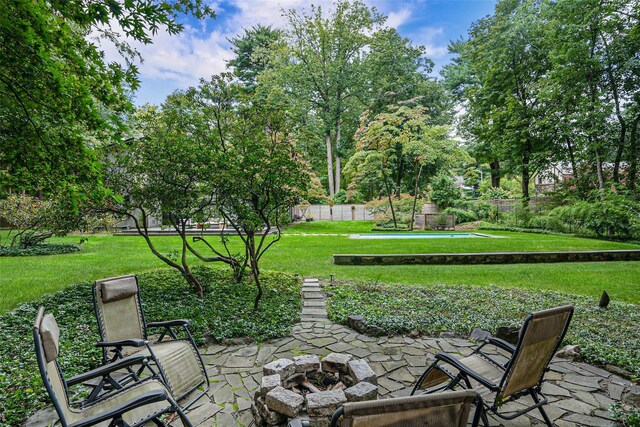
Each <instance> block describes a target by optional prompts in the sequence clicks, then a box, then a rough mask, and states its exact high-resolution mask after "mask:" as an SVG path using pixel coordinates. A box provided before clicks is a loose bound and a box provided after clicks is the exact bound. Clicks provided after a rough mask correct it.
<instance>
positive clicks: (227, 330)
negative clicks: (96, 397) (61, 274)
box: [0, 267, 301, 426]
mask: <svg viewBox="0 0 640 427" xmlns="http://www.w3.org/2000/svg"><path fill="white" fill-rule="evenodd" d="M195 273H196V275H197V277H198V278H199V279H200V280H201V283H203V285H204V286H205V290H206V293H205V297H204V299H202V300H199V299H197V298H196V296H195V294H194V293H193V292H191V291H190V289H189V288H187V285H186V283H185V282H184V280H183V279H182V277H181V276H180V275H179V274H178V273H176V272H174V271H170V270H166V269H163V270H154V271H150V272H146V273H142V274H139V275H138V278H139V283H140V291H141V298H142V303H143V307H144V310H145V318H146V319H147V320H148V321H156V320H157V321H160V320H171V319H190V320H191V329H192V332H193V335H194V338H195V339H196V340H197V341H198V342H199V343H201V344H202V343H204V342H205V341H206V340H207V338H210V339H212V340H214V341H218V340H222V339H224V338H231V337H238V336H250V337H252V338H254V339H255V340H257V341H261V340H264V339H267V338H272V337H278V336H283V335H287V334H288V333H289V332H290V327H291V325H292V324H294V323H296V322H297V321H298V320H299V318H300V305H301V300H300V283H301V280H300V278H298V277H296V276H294V275H291V274H285V273H272V272H264V273H263V285H264V295H263V297H262V300H261V303H260V310H259V311H258V312H257V313H254V312H253V299H254V297H255V293H256V288H255V286H254V285H253V284H251V283H248V282H244V283H240V284H236V283H235V282H234V281H233V280H232V279H231V275H230V274H229V273H228V272H227V271H226V270H224V271H223V270H220V269H211V268H205V267H198V268H196V269H195ZM41 305H43V306H44V307H45V309H46V310H47V312H48V313H52V314H53V315H54V316H55V317H56V320H57V321H58V324H59V326H60V340H61V341H60V342H61V344H60V346H61V348H60V354H61V357H60V359H59V361H60V364H61V367H62V370H63V372H64V373H65V376H67V377H68V378H70V377H71V376H73V375H77V374H79V373H81V372H85V371H87V370H89V369H91V368H94V367H96V366H97V365H98V364H99V362H100V361H101V358H102V354H101V352H100V351H99V350H98V349H97V348H96V347H95V343H96V342H97V341H99V338H100V335H99V333H98V329H97V324H96V318H95V314H94V309H93V299H92V295H91V283H89V282H83V283H79V284H75V285H72V286H69V287H67V288H66V289H65V290H63V291H60V292H57V293H54V294H50V295H47V296H45V297H43V298H39V299H38V300H36V301H33V302H30V303H28V304H24V305H22V306H20V307H19V308H18V309H16V310H14V311H12V312H9V313H5V314H3V315H1V316H0V426H17V425H20V424H21V423H22V422H23V421H24V420H25V419H26V417H27V416H28V415H29V414H30V413H32V412H33V411H35V410H37V409H39V408H41V407H43V406H44V405H45V404H46V402H48V398H47V394H46V391H45V390H44V387H43V385H42V381H41V379H40V374H39V372H38V366H37V363H36V358H35V350H34V344H33V339H32V338H31V337H32V327H33V322H34V320H35V316H36V313H37V310H38V307H39V306H41Z"/></svg>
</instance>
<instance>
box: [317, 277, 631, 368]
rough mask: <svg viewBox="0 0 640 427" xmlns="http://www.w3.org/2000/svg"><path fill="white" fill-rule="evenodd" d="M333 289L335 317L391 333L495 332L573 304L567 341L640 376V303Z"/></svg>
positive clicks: (436, 290) (363, 286) (476, 290)
mask: <svg viewBox="0 0 640 427" xmlns="http://www.w3.org/2000/svg"><path fill="white" fill-rule="evenodd" d="M329 292H330V293H331V298H330V300H329V303H328V314H329V318H330V319H332V320H334V321H336V322H339V323H346V321H347V318H348V316H350V315H361V316H364V318H365V322H366V324H367V325H370V326H377V327H378V328H380V329H381V330H382V331H383V332H384V333H385V334H389V335H392V334H406V333H408V332H410V331H413V330H415V331H418V332H419V333H421V334H426V335H432V336H438V334H439V333H440V332H444V331H451V332H454V333H456V334H459V335H460V336H462V337H467V336H468V335H469V333H471V331H472V330H473V328H476V327H478V328H482V329H485V330H488V331H490V332H495V329H496V327H498V326H516V327H519V326H522V322H523V321H524V319H525V317H526V316H527V315H528V314H529V313H531V312H533V311H538V310H543V309H547V308H551V307H556V306H560V305H565V304H572V305H574V306H575V314H574V317H573V320H572V322H571V325H570V328H569V331H568V333H567V336H566V338H565V343H567V344H577V345H580V347H581V348H582V354H583V356H584V358H585V359H586V360H587V361H588V362H590V363H594V364H599V365H604V364H607V363H610V364H613V365H616V366H619V367H622V368H624V369H627V370H628V371H630V372H631V373H632V374H633V375H634V376H636V377H637V376H640V336H639V335H638V322H640V306H638V305H635V304H626V303H619V302H613V303H611V304H610V305H609V307H608V308H607V309H600V308H599V307H598V300H597V299H595V298H589V297H584V296H579V295H571V294H566V293H559V292H548V291H545V292H541V291H536V292H531V291H528V290H523V289H508V290H505V289H503V288H498V287H496V286H491V287H485V288H480V287H470V286H448V285H446V286H445V285H437V286H391V285H382V284H376V283H346V284H339V285H335V286H332V287H330V288H329Z"/></svg>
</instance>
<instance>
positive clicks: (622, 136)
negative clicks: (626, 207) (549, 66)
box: [601, 36, 627, 182]
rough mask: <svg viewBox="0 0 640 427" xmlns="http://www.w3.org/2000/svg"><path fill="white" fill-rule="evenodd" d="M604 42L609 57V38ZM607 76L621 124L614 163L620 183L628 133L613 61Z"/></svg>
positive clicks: (608, 67) (608, 65)
mask: <svg viewBox="0 0 640 427" xmlns="http://www.w3.org/2000/svg"><path fill="white" fill-rule="evenodd" d="M601 39H602V42H603V43H604V47H605V52H606V53H607V56H608V55H609V45H608V44H607V38H606V37H604V36H601ZM607 62H608V64H607V67H606V70H607V75H608V76H609V87H610V88H611V94H612V95H613V102H614V105H615V111H616V118H617V119H618V123H620V136H619V137H618V148H617V150H616V157H615V160H614V163H613V181H614V182H620V162H621V161H622V153H623V152H624V146H625V139H626V133H627V123H626V121H625V120H624V117H623V115H622V111H621V110H620V97H619V95H618V86H617V85H616V76H615V74H614V72H613V68H612V66H611V61H610V60H609V61H607Z"/></svg>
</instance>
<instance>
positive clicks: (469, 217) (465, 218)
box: [444, 208, 478, 224]
mask: <svg viewBox="0 0 640 427" xmlns="http://www.w3.org/2000/svg"><path fill="white" fill-rule="evenodd" d="M444 213H446V214H450V215H455V217H456V224H462V223H464V222H471V221H475V220H477V219H478V216H477V215H476V213H475V212H474V211H470V210H469V211H468V210H464V209H459V208H447V209H445V210H444Z"/></svg>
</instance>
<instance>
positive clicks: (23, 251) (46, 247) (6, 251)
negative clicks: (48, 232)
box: [0, 244, 82, 257]
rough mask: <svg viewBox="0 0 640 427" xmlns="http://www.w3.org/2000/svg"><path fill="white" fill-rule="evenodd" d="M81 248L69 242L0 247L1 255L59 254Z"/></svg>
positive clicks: (76, 250)
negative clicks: (23, 246) (22, 246)
mask: <svg viewBox="0 0 640 427" xmlns="http://www.w3.org/2000/svg"><path fill="white" fill-rule="evenodd" d="M80 250H82V247H81V246H80V245H69V244H40V245H36V246H29V247H27V248H2V247H0V257H1V256H34V255H60V254H68V253H72V252H78V251H80Z"/></svg>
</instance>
